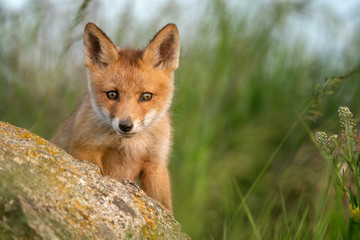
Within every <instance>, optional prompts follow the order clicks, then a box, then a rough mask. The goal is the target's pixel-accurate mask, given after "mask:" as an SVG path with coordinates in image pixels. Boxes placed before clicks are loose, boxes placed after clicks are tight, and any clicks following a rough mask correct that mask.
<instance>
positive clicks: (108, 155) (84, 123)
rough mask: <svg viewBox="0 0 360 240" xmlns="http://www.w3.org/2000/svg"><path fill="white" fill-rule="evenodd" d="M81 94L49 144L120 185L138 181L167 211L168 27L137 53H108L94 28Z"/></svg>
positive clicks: (171, 31)
mask: <svg viewBox="0 0 360 240" xmlns="http://www.w3.org/2000/svg"><path fill="white" fill-rule="evenodd" d="M84 50H85V62H86V66H87V69H88V90H89V93H88V94H87V96H85V98H84V100H83V101H82V102H81V104H80V106H79V107H78V108H77V110H76V111H75V113H74V114H72V115H71V116H70V117H69V118H68V119H67V120H66V121H65V122H64V123H63V125H62V126H61V128H60V129H59V131H58V132H57V133H56V134H55V136H54V137H53V138H52V142H54V143H55V144H57V145H58V146H60V147H62V148H63V149H65V150H66V151H67V152H68V153H70V154H71V155H72V156H74V157H75V158H78V159H82V160H87V161H90V162H93V163H95V164H97V165H98V166H99V167H100V169H101V171H102V173H103V174H104V175H108V176H110V177H112V178H114V179H117V180H119V181H121V180H122V179H130V180H132V181H134V180H135V178H136V177H139V179H140V182H141V186H142V188H143V190H144V191H145V192H146V193H147V194H148V195H149V196H150V197H152V198H154V199H156V200H158V201H160V202H161V203H162V204H164V205H165V206H166V207H167V208H168V209H169V210H170V211H172V205H171V194H170V181H169V173H168V168H167V165H168V157H169V150H170V145H171V125H170V117H169V108H170V105H171V101H172V96H173V91H174V84H173V73H174V71H175V70H176V69H177V67H178V64H179V54H180V39H179V33H178V30H177V28H176V25H175V24H168V25H166V26H165V27H164V28H162V29H161V30H160V31H159V32H158V33H157V34H156V35H155V37H154V38H153V39H152V40H151V41H150V42H149V44H148V46H147V47H146V48H145V49H144V50H133V49H121V48H118V47H117V46H115V45H114V44H113V43H112V42H111V40H110V39H109V38H108V37H107V36H106V35H105V33H104V32H103V31H102V30H101V29H99V28H98V27H97V26H96V25H95V24H93V23H88V24H87V25H86V26H85V32H84Z"/></svg>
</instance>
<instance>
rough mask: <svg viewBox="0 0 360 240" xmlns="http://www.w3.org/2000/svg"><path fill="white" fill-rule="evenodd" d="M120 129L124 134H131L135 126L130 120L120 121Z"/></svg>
mask: <svg viewBox="0 0 360 240" xmlns="http://www.w3.org/2000/svg"><path fill="white" fill-rule="evenodd" d="M119 128H120V130H121V131H123V132H130V131H131V129H132V128H133V124H132V122H131V121H129V120H125V121H120V122H119Z"/></svg>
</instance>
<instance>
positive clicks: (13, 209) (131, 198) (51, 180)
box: [0, 122, 190, 239]
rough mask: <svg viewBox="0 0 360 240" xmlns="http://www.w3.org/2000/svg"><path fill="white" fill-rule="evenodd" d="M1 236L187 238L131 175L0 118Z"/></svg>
mask: <svg viewBox="0 0 360 240" xmlns="http://www.w3.org/2000/svg"><path fill="white" fill-rule="evenodd" d="M0 239H190V238H189V237H188V236H187V235H186V234H185V233H183V232H182V231H181V226H180V224H179V223H178V222H176V220H175V219H174V217H173V215H172V213H170V212H169V211H168V210H166V209H165V207H163V206H162V205H161V204H160V203H158V202H157V201H155V200H153V199H151V198H149V197H147V196H146V194H145V193H144V192H143V191H142V190H140V189H139V187H137V186H136V185H135V184H134V183H131V182H130V181H123V182H122V183H120V182H117V181H115V180H113V179H110V178H109V177H106V176H105V177H104V176H102V175H101V173H100V170H99V168H98V167H97V166H96V165H94V164H92V163H89V162H86V161H81V160H77V159H74V158H72V157H71V156H70V155H69V154H67V153H66V152H65V151H63V150H62V149H60V148H59V147H57V146H55V145H53V144H52V143H50V142H48V141H46V140H44V139H43V138H41V137H39V136H37V135H35V134H33V133H31V132H29V131H27V130H24V129H21V128H18V127H15V126H12V125H10V124H8V123H4V122H0Z"/></svg>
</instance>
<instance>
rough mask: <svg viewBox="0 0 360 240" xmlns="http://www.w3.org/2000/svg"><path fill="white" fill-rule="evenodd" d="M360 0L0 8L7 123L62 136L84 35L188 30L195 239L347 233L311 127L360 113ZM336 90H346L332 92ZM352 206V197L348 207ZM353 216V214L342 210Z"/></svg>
mask: <svg viewBox="0 0 360 240" xmlns="http://www.w3.org/2000/svg"><path fill="white" fill-rule="evenodd" d="M359 11H360V4H359V2H357V1H342V2H341V3H337V4H335V1H324V0H322V1H320V0H319V1H315V0H314V1H311V0H309V1H291V0H287V1H285V0H270V1H261V0H260V1H251V0H244V1H235V0H234V1H230V0H229V1H220V0H212V1H190V0H187V1H180V0H178V1H160V0H157V1H146V2H145V1H100V0H93V1H70V0H66V1H20V0H17V1H5V0H3V1H0V120H1V121H6V122H9V123H12V124H14V125H17V126H20V127H23V128H26V129H29V130H31V131H33V132H35V133H37V134H38V135H40V136H42V137H44V138H46V139H50V137H51V136H52V135H53V134H54V133H55V132H56V130H57V128H58V127H59V126H60V124H61V123H62V121H63V120H64V119H65V118H66V117H67V116H68V115H69V114H70V113H71V112H72V111H73V110H74V109H75V107H76V105H77V102H78V100H79V99H80V98H81V96H82V95H84V94H85V93H86V91H87V84H86V70H85V64H84V60H83V47H82V34H83V28H84V26H85V24H86V23H87V22H88V21H92V22H94V23H96V24H97V25H98V26H99V27H100V28H102V29H103V31H104V32H106V33H107V35H108V36H109V37H110V38H111V39H112V40H113V42H114V43H115V44H117V45H118V46H120V47H139V48H141V47H145V46H146V44H147V42H148V41H149V40H150V39H151V38H152V37H153V35H154V34H155V33H156V32H157V31H158V30H159V29H160V28H161V27H162V26H164V25H165V24H167V23H168V22H174V23H176V24H177V25H178V28H179V31H180V37H181V41H182V43H181V59H180V67H179V69H178V70H177V71H176V73H175V84H176V93H175V97H174V101H173V107H172V113H173V114H172V118H173V126H174V144H173V151H172V154H171V159H170V171H171V178H172V191H173V202H174V214H175V217H176V219H177V220H178V221H179V222H180V223H181V224H182V225H183V230H184V231H185V232H186V233H188V234H189V235H190V236H191V237H192V238H193V239H323V238H326V239H329V238H330V239H337V238H338V237H339V234H340V232H341V231H344V229H345V228H346V222H347V220H346V214H347V213H346V208H343V205H342V204H341V200H339V198H338V197H336V196H335V194H334V195H331V194H330V195H329V194H328V193H327V190H326V189H328V188H329V186H331V185H332V182H331V180H329V179H331V172H329V164H328V163H326V162H325V160H323V159H322V158H321V156H320V154H319V153H318V150H317V148H316V147H315V145H314V144H313V142H312V140H311V137H310V136H311V133H312V132H314V131H316V130H326V131H328V132H332V133H338V131H339V124H338V118H337V109H338V107H339V106H342V105H346V106H348V107H349V108H350V109H351V110H352V112H353V113H354V114H355V116H356V117H358V116H359V114H360V111H359V107H360V97H359V93H360V81H359V80H360V74H359V73H358V70H359V65H360V15H359V14H358V13H359ZM334 82H336V83H337V84H333V83H334ZM339 202H340V203H339ZM344 209H345V210H344Z"/></svg>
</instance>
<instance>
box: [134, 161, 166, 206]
mask: <svg viewBox="0 0 360 240" xmlns="http://www.w3.org/2000/svg"><path fill="white" fill-rule="evenodd" d="M140 181H141V186H142V188H143V190H144V191H145V192H146V194H147V195H148V196H149V197H151V198H154V199H156V200H158V201H159V202H161V203H162V204H163V205H164V206H165V207H166V208H167V209H168V210H170V211H172V203H171V193H170V179H169V172H168V168H167V166H166V165H165V164H164V165H161V164H159V163H147V164H146V165H145V166H144V169H143V171H142V173H141V174H140Z"/></svg>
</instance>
